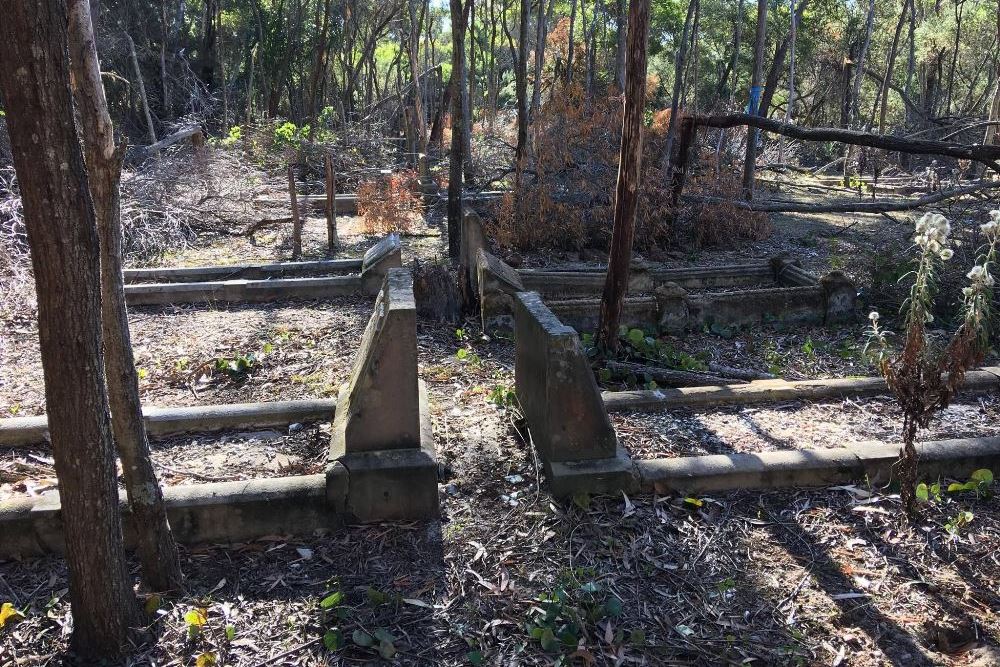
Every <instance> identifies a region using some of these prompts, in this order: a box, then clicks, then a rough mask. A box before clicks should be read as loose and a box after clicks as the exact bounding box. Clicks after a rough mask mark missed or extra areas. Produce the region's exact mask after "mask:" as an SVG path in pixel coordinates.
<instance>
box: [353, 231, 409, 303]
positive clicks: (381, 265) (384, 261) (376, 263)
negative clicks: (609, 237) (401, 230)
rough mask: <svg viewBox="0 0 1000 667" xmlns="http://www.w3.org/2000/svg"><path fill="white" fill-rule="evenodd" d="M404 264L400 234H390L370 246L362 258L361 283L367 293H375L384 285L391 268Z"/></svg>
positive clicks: (400, 266)
mask: <svg viewBox="0 0 1000 667" xmlns="http://www.w3.org/2000/svg"><path fill="white" fill-rule="evenodd" d="M402 266H403V250H402V244H401V243H400V241H399V235H398V234H389V235H388V236H386V237H385V238H384V239H382V240H381V241H379V242H378V243H376V244H375V245H373V246H372V247H371V248H369V249H368V250H367V251H366V252H365V255H364V258H363V259H362V260H361V284H362V289H363V290H364V292H365V293H366V294H375V293H376V292H378V290H379V289H380V288H381V287H382V282H383V281H384V280H385V276H386V274H387V273H388V272H389V269H398V268H402Z"/></svg>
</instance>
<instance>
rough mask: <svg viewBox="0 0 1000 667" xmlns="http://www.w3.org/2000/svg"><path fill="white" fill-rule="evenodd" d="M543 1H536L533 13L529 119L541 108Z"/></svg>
mask: <svg viewBox="0 0 1000 667" xmlns="http://www.w3.org/2000/svg"><path fill="white" fill-rule="evenodd" d="M545 39H546V23H545V0H538V11H537V12H536V13H535V82H534V87H533V88H532V93H531V112H530V114H529V116H528V117H529V119H533V118H535V117H536V116H537V115H538V110H539V108H540V107H541V106H542V68H543V67H544V65H545Z"/></svg>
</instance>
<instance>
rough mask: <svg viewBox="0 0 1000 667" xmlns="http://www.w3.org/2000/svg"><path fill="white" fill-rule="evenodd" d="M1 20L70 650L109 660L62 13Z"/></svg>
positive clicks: (88, 213) (118, 639)
mask: <svg viewBox="0 0 1000 667" xmlns="http://www.w3.org/2000/svg"><path fill="white" fill-rule="evenodd" d="M4 10H5V12H4V20H3V21H0V62H3V63H4V66H3V67H0V95H2V96H3V99H4V109H5V111H6V112H7V123H8V128H9V132H10V143H11V148H12V154H13V158H14V167H15V169H16V171H17V178H18V183H19V185H20V188H21V196H22V202H23V205H24V218H25V223H26V227H27V232H28V241H29V243H30V246H31V261H32V266H33V269H34V276H35V285H36V289H37V294H38V332H39V343H40V350H41V357H42V370H43V373H44V377H45V402H46V405H47V409H48V414H49V434H50V438H51V443H52V453H53V457H54V459H55V467H56V475H57V476H58V478H59V497H60V504H61V506H62V509H61V515H62V516H61V518H62V526H63V537H64V542H65V554H66V562H67V565H68V568H69V584H70V591H71V593H70V598H71V609H72V614H73V636H72V640H71V645H72V648H73V650H74V651H75V652H76V653H77V654H78V655H79V656H80V657H82V658H84V659H109V660H110V659H116V658H117V657H119V656H120V655H121V654H122V653H123V652H124V651H125V650H126V640H127V634H128V630H129V628H130V627H131V626H133V625H134V624H137V623H138V622H139V621H140V614H139V607H138V602H137V600H136V598H135V595H134V593H133V592H132V580H131V577H130V576H129V573H128V569H127V566H126V561H125V550H124V547H123V544H122V527H121V512H120V509H119V503H118V485H117V480H116V475H115V462H114V442H113V439H112V435H111V416H110V413H109V407H108V395H107V387H106V386H105V383H104V377H103V370H104V357H103V354H102V350H101V347H102V340H101V292H100V280H101V275H100V271H101V267H100V247H99V240H98V237H97V227H96V223H95V217H94V206H93V202H92V201H91V198H90V189H89V184H88V182H87V172H86V168H85V167H84V162H83V153H82V151H81V149H80V143H79V141H78V138H77V130H76V123H75V120H74V115H73V100H72V97H71V94H70V76H69V63H68V62H67V36H66V26H67V16H66V4H65V2H60V1H58V0H55V1H51V0H25V1H24V2H17V3H11V4H9V5H7V6H5V7H4Z"/></svg>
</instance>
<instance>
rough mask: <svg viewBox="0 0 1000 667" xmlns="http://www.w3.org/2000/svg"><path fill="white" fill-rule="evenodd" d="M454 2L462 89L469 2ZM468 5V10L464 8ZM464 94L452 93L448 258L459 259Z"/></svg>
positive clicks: (455, 77) (454, 79)
mask: <svg viewBox="0 0 1000 667" xmlns="http://www.w3.org/2000/svg"><path fill="white" fill-rule="evenodd" d="M450 2H451V48H452V54H451V83H452V86H454V87H461V82H462V72H463V70H464V69H465V22H466V20H467V17H468V15H467V14H466V12H467V11H468V8H469V3H468V0H466V2H465V3H463V2H462V0H450ZM463 4H464V7H463ZM463 98H464V95H463V94H462V91H461V90H455V89H454V88H453V89H452V91H451V154H450V155H449V156H448V256H449V257H451V258H452V259H458V257H459V255H461V253H462V185H463V184H462V162H463V156H462V153H463V152H464V150H463V149H464V147H465V138H464V137H463V136H462V135H463V134H464V133H465V121H464V119H463V118H462V115H463V112H464V107H465V104H464V99H463Z"/></svg>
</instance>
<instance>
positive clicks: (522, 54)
mask: <svg viewBox="0 0 1000 667" xmlns="http://www.w3.org/2000/svg"><path fill="white" fill-rule="evenodd" d="M530 5H531V0H521V2H520V12H519V19H518V31H517V42H518V43H517V71H516V72H515V76H514V88H515V91H516V94H517V145H516V146H515V147H514V165H515V167H516V168H517V169H518V171H520V170H521V169H523V168H524V156H525V151H526V149H527V146H528V16H529V15H530V13H531V12H530V11H529V10H530Z"/></svg>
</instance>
